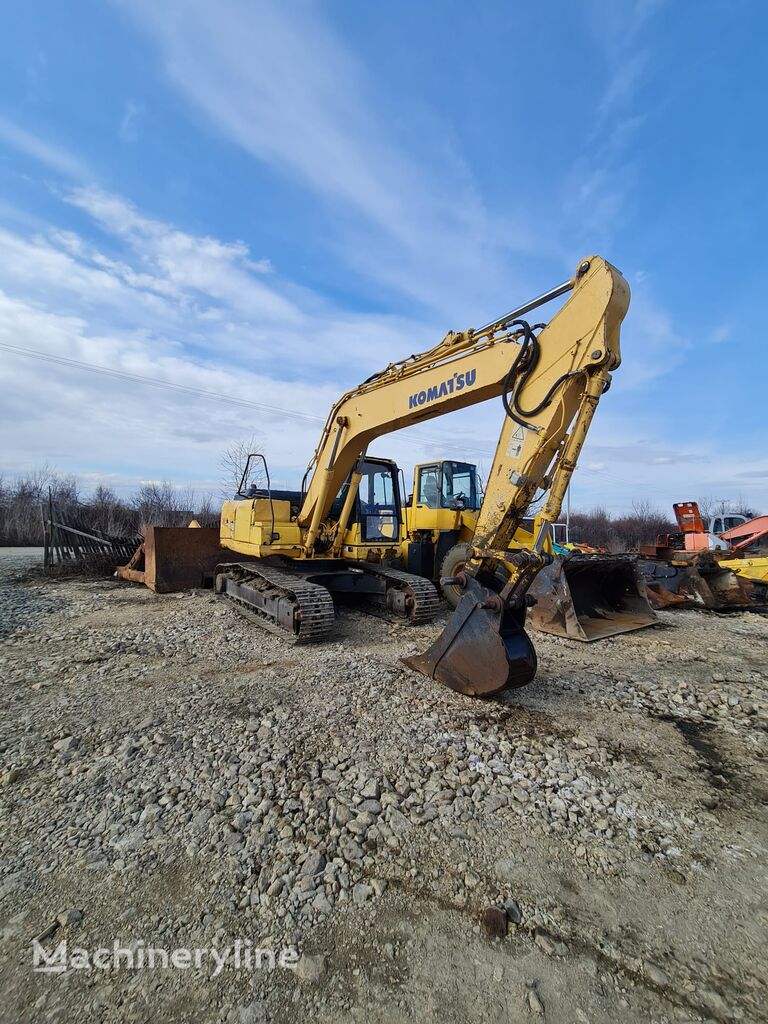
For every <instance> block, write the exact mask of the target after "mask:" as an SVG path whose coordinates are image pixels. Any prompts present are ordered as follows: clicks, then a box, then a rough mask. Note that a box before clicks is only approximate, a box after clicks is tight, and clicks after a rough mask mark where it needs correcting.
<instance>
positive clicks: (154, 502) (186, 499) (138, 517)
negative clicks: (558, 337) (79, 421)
mask: <svg viewBox="0 0 768 1024" xmlns="http://www.w3.org/2000/svg"><path fill="white" fill-rule="evenodd" d="M248 450H251V451H252V450H254V447H253V442H252V441H251V442H247V443H245V444H240V445H238V446H236V448H235V447H233V448H232V449H230V450H228V451H227V452H226V453H225V454H224V456H223V457H222V460H221V463H220V469H221V474H222V489H221V495H222V497H232V495H233V494H234V492H235V491H236V489H237V487H238V484H239V481H240V477H241V474H242V469H243V466H244V465H245V458H246V453H247V451H248ZM49 494H50V497H51V500H52V501H53V503H54V504H55V505H56V507H57V508H59V509H60V510H62V511H63V512H65V513H66V514H67V515H68V516H69V517H71V519H76V520H77V521H78V522H79V523H81V524H82V525H83V527H84V528H85V529H86V530H87V529H89V528H90V529H93V530H98V531H101V532H103V533H108V534H111V535H113V536H118V537H127V536H133V535H135V534H137V533H138V532H139V529H140V527H141V526H143V525H150V526H186V525H187V524H188V523H189V522H190V520H191V519H197V521H198V522H199V523H200V525H201V526H218V522H219V508H220V503H219V502H218V501H217V500H216V499H215V498H214V497H213V496H212V495H210V494H202V495H201V494H196V492H195V490H194V489H193V488H191V487H185V488H179V487H176V486H174V485H173V484H171V483H169V482H168V481H162V482H160V483H157V482H152V483H145V484H142V485H141V486H140V487H139V488H138V489H137V490H136V491H135V492H134V493H133V494H132V495H131V496H130V497H128V498H120V497H118V496H117V494H116V493H115V492H114V491H113V490H112V489H111V488H109V487H104V486H102V485H100V486H98V487H97V488H96V489H95V490H94V491H93V492H92V493H90V494H86V493H85V491H84V489H83V487H82V484H81V482H80V481H79V480H78V479H77V477H75V476H72V475H69V474H62V473H58V472H57V471H56V470H54V469H51V468H50V467H49V466H42V467H41V468H39V469H36V470H33V471H32V472H31V473H28V474H27V475H25V476H17V477H14V478H8V477H3V476H2V475H0V545H3V546H19V547H23V546H25V545H41V544H42V543H43V519H42V514H41V506H42V505H43V504H44V503H45V504H47V502H48V499H49ZM699 507H700V509H701V513H702V516H703V517H704V518H705V519H706V518H707V517H709V516H710V515H716V514H718V513H722V512H728V511H731V512H742V513H743V514H745V515H747V516H752V515H754V514H755V512H754V510H753V509H751V508H749V507H748V506H747V505H746V504H745V502H744V501H743V500H742V499H741V498H738V499H736V500H733V501H729V500H728V499H714V498H707V497H705V498H702V499H701V500H700V501H699ZM676 530H677V526H676V524H675V522H674V520H673V518H672V515H671V509H670V514H666V513H664V512H662V511H660V510H659V509H656V508H654V507H653V505H652V504H651V503H650V502H649V501H646V500H642V501H636V502H634V503H633V505H632V512H631V513H627V514H624V515H619V516H612V515H611V514H610V513H609V512H608V511H607V510H606V509H604V508H601V507H597V508H593V509H592V510H591V511H588V512H572V513H571V517H570V539H571V540H572V541H574V542H576V543H582V544H589V545H590V546H592V547H597V548H604V549H606V550H608V551H633V550H636V549H637V548H638V546H639V545H640V544H653V543H654V541H655V539H656V537H657V535H658V534H664V533H674V532H675V531H676Z"/></svg>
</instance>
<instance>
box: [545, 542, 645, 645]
mask: <svg viewBox="0 0 768 1024" xmlns="http://www.w3.org/2000/svg"><path fill="white" fill-rule="evenodd" d="M529 593H530V595H531V596H532V597H534V598H535V599H536V604H535V605H534V606H533V607H532V608H531V609H530V611H529V612H528V621H529V622H530V624H531V625H532V626H533V628H534V629H538V630H540V631H541V632H542V633H554V634H555V635H556V636H564V637H568V638H569V639H571V640H583V641H587V642H589V641H592V640H601V639H603V638H604V637H607V636H615V635H616V634H617V633H629V632H631V631H632V630H634V629H643V628H644V627H645V626H652V625H653V624H654V623H656V622H657V621H658V619H657V617H656V613H655V612H654V610H653V608H652V607H651V605H650V603H649V601H648V597H647V595H646V592H645V586H644V584H643V581H642V580H641V579H640V576H639V575H638V572H637V567H636V565H635V562H634V561H633V560H632V559H629V558H622V557H619V556H617V557H611V556H607V555H572V556H571V557H569V558H555V560H554V562H553V563H552V565H549V566H547V567H546V568H544V569H542V570H541V572H540V573H539V574H538V576H537V577H536V579H535V580H534V582H533V584H532V585H531V588H530V590H529Z"/></svg>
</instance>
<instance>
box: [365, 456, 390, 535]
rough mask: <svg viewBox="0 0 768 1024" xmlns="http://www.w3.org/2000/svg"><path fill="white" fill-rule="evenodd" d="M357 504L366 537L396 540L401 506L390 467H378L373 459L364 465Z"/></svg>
mask: <svg viewBox="0 0 768 1024" xmlns="http://www.w3.org/2000/svg"><path fill="white" fill-rule="evenodd" d="M358 507H359V514H360V523H361V526H362V535H363V537H362V539H363V540H366V541H389V542H392V541H395V540H397V538H398V536H399V525H400V509H399V506H398V501H397V497H396V494H395V486H394V481H393V479H392V470H391V468H390V467H389V466H379V465H376V464H375V463H370V462H366V463H365V464H364V468H363V475H362V478H361V480H360V490H359V491H358Z"/></svg>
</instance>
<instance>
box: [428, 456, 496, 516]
mask: <svg viewBox="0 0 768 1024" xmlns="http://www.w3.org/2000/svg"><path fill="white" fill-rule="evenodd" d="M415 497H416V504H417V505H423V506H425V507H426V508H447V509H452V510H453V511H456V510H461V509H467V510H470V511H473V512H476V511H477V510H478V509H479V508H480V506H481V504H482V495H481V489H480V487H479V485H478V479H477V467H476V466H473V465H472V463H470V462H450V461H448V460H444V461H442V462H434V463H428V464H425V465H423V466H417V467H416V495H415Z"/></svg>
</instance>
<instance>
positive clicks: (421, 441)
mask: <svg viewBox="0 0 768 1024" xmlns="http://www.w3.org/2000/svg"><path fill="white" fill-rule="evenodd" d="M0 348H2V349H5V350H6V351H8V352H14V353H16V354H18V355H24V356H31V357H32V358H33V359H40V360H42V361H43V362H48V363H55V364H58V365H60V366H69V367H72V368H73V369H76V370H86V371H88V372H89V373H98V374H101V375H102V376H105V377H112V378H114V379H116V380H126V381H129V382H131V383H134V384H144V385H146V386H148V387H154V388H160V389H162V390H165V391H175V392H177V393H182V394H188V395H196V396H198V397H200V398H209V399H211V400H213V401H216V402H227V403H229V404H230V405H239V406H245V407H247V408H251V409H260V410H261V411H263V412H271V413H274V414H275V415H277V416H284V417H286V418H288V419H302V420H306V421H308V422H311V423H320V424H324V423H325V417H322V416H315V415H313V414H312V413H308V412H300V411H299V410H297V409H284V408H281V407H280V406H276V405H267V404H265V403H264V402H254V401H252V400H251V399H247V398H237V397H236V396H235V395H227V394H224V393H222V392H220V391H208V390H206V389H205V388H196V387H194V386H192V385H189V384H174V383H173V382H172V381H163V380H157V378H156V377H146V376H144V375H143V374H139V373H129V372H128V371H127V370H113V369H110V368H109V367H107V366H97V365H96V364H94V363H84V362H81V361H80V360H79V359H70V358H69V357H67V356H57V355H54V354H53V353H52V352H40V351H39V350H38V349H32V348H23V347H22V346H21V345H9V344H7V343H6V342H0ZM399 440H400V441H404V442H406V443H407V444H415V445H419V446H423V445H425V444H430V445H439V446H441V447H442V448H444V449H448V448H452V449H454V450H458V451H464V452H467V451H469V452H473V453H475V454H477V455H485V456H487V457H489V458H490V457H492V454H493V453H492V452H490V451H486V450H485V449H483V448H476V447H471V446H462V445H457V444H456V443H455V442H452V441H446V440H445V439H443V438H439V437H423V436H419V435H417V434H415V435H412V436H411V437H401V438H399Z"/></svg>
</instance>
